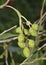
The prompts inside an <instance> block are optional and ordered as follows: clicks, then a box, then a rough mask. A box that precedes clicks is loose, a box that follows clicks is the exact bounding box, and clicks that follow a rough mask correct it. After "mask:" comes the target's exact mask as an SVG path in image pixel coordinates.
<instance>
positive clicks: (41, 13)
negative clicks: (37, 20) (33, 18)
mask: <svg viewBox="0 0 46 65" xmlns="http://www.w3.org/2000/svg"><path fill="white" fill-rule="evenodd" d="M45 1H46V0H43V3H42V8H41V12H40V17H42V15H43V10H44V5H45Z"/></svg>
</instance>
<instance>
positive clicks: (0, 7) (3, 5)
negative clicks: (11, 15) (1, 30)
mask: <svg viewBox="0 0 46 65" xmlns="http://www.w3.org/2000/svg"><path fill="white" fill-rule="evenodd" d="M9 1H10V0H7V1H6V2H5V3H4V4H2V5H0V9H2V8H3V7H5V6H6V5H7V4H8V2H9Z"/></svg>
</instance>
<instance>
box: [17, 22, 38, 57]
mask: <svg viewBox="0 0 46 65" xmlns="http://www.w3.org/2000/svg"><path fill="white" fill-rule="evenodd" d="M26 24H28V25H30V22H29V23H28V22H27V23H26ZM37 30H38V25H37V24H32V27H31V28H30V29H29V30H28V29H25V28H24V27H23V30H21V28H20V27H18V28H16V33H19V35H18V46H19V47H20V48H22V49H23V55H24V56H25V57H29V56H30V52H31V51H30V49H31V48H34V46H35V41H34V40H32V39H28V38H27V37H28V35H32V36H37ZM25 35H26V36H25Z"/></svg>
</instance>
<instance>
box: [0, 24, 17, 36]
mask: <svg viewBox="0 0 46 65" xmlns="http://www.w3.org/2000/svg"><path fill="white" fill-rule="evenodd" d="M16 27H17V26H16V25H15V26H13V27H11V28H9V29H7V30H4V31H3V32H2V33H0V35H3V34H4V33H6V32H9V31H10V30H12V29H14V28H16Z"/></svg>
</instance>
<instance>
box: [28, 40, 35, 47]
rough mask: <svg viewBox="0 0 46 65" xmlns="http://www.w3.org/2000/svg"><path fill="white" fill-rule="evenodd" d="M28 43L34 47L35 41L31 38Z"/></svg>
mask: <svg viewBox="0 0 46 65" xmlns="http://www.w3.org/2000/svg"><path fill="white" fill-rule="evenodd" d="M28 45H29V47H31V48H34V46H35V41H34V40H31V39H30V40H29V42H28Z"/></svg>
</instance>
